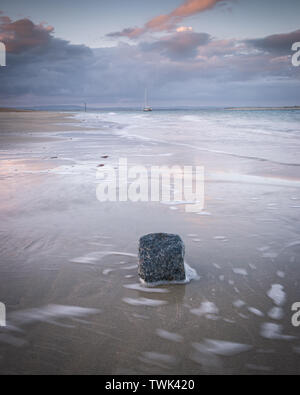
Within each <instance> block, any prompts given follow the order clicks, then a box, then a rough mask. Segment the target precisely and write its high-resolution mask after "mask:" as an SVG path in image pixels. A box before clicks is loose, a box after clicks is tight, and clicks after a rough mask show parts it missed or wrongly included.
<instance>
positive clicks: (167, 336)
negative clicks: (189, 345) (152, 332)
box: [156, 329, 184, 343]
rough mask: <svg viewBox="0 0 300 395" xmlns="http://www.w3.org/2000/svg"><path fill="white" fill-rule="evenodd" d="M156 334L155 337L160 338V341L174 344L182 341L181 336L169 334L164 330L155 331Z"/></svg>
mask: <svg viewBox="0 0 300 395" xmlns="http://www.w3.org/2000/svg"><path fill="white" fill-rule="evenodd" d="M156 334H157V336H159V337H161V338H162V339H165V340H170V341H172V342H176V343H180V342H182V341H183V340H184V339H183V336H181V335H179V334H178V333H173V332H169V331H166V330H164V329H157V330H156Z"/></svg>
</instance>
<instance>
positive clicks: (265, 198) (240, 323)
mask: <svg viewBox="0 0 300 395" xmlns="http://www.w3.org/2000/svg"><path fill="white" fill-rule="evenodd" d="M32 116H33V117H36V120H35V119H34V118H33V119H32V120H31V121H30V122H31V124H32V125H33V124H34V123H35V122H37V119H38V117H39V115H38V114H35V115H32ZM1 117H4V115H2V114H0V121H3V119H2V118H1ZM16 117H22V115H20V114H18V115H16ZM69 117H72V118H71V125H72V123H74V131H72V130H70V123H68V125H69V127H68V130H67V131H64V130H65V129H64V127H65V126H64V125H65V121H64V118H63V117H62V118H61V119H59V122H57V123H60V125H57V126H56V128H57V131H51V133H50V132H45V131H43V130H42V129H41V130H40V131H35V136H36V138H37V142H32V141H30V142H28V143H26V142H24V141H23V140H22V142H21V143H18V142H14V143H11V142H10V143H9V144H6V145H4V146H3V147H2V148H1V150H0V160H1V167H0V179H1V190H0V196H1V199H0V202H1V203H0V218H1V222H0V254H1V255H0V256H1V263H0V301H1V302H3V303H5V304H6V307H7V323H8V325H7V327H6V328H0V372H2V373H9V374H12V373H22V374H24V373H61V374H62V373H83V374H85V373H92V374H97V373H98V374H101V373H103V374H121V373H123V374H126V373H136V374H155V373H160V374H161V373H162V374H170V373H171V374H172V373H173V374H202V373H209V374H216V373H225V374H229V373H247V374H251V373H259V374H266V373H267V374H270V373H274V374H278V373H291V374H298V373H299V366H300V364H299V363H300V354H299V348H300V332H299V328H295V327H293V326H292V324H291V317H292V311H291V306H292V304H293V303H295V302H298V301H300V293H299V279H300V272H299V263H300V262H299V261H300V228H299V207H300V194H299V191H300V189H299V188H300V178H299V166H300V159H299V158H300V155H299V153H300V140H299V133H300V127H299V125H300V122H299V121H300V114H299V112H296V111H285V112H276V111H274V112H273V111H272V112H230V111H219V110H218V111H217V110H202V111H201V110H199V111H158V112H153V113H151V114H144V113H140V112H134V111H131V112H128V111H127V112H126V111H119V112H117V111H115V112H114V113H111V112H99V113H87V114H72V115H69ZM68 122H70V120H69V121H68ZM16 124H17V122H16ZM18 124H20V122H18ZM3 125H5V122H4V121H3V122H1V123H0V133H1V134H2V137H3V135H5V133H6V134H7V133H8V131H7V130H6V129H5V126H3ZM79 125H80V126H81V130H80V129H79V128H78V126H79ZM31 127H32V126H30V124H28V123H26V120H25V121H24V129H25V130H18V129H17V128H16V130H15V132H14V134H15V138H16V139H17V137H18V135H22V134H23V133H24V131H26V132H28V131H29V130H30V128H31ZM50 137H51V138H52V139H49V138H50ZM45 138H47V140H43V139H45ZM41 140H42V141H41ZM3 141H5V139H4V140H3ZM105 155H108V158H105V159H104V158H103V156H105ZM120 157H121V158H128V162H129V164H130V165H136V164H137V165H140V164H142V165H144V166H148V167H149V166H152V165H168V166H171V165H180V166H183V165H194V166H195V165H199V166H204V167H205V208H204V210H203V211H200V212H196V213H187V212H186V211H185V207H184V202H174V203H172V204H161V203H160V202H157V203H155V202H153V203H151V202H145V203H141V202H138V203H134V202H130V201H129V202H115V203H114V202H106V203H100V202H99V201H98V200H97V198H96V187H97V182H98V181H97V179H96V172H97V166H98V165H99V164H105V165H106V164H109V165H112V166H117V165H118V160H119V158H120ZM151 232H172V233H178V234H180V235H181V237H182V239H183V240H184V243H185V245H186V261H187V263H188V264H189V265H190V266H191V267H192V268H194V269H195V270H196V272H197V274H198V277H197V278H196V279H194V280H192V281H191V282H190V283H188V284H181V285H161V286H158V287H154V288H148V287H146V286H144V285H143V284H141V283H140V282H139V279H138V276H137V243H138V239H139V237H140V236H142V235H144V234H147V233H151Z"/></svg>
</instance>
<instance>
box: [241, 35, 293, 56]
mask: <svg viewBox="0 0 300 395" xmlns="http://www.w3.org/2000/svg"><path fill="white" fill-rule="evenodd" d="M295 42H300V29H299V30H296V31H294V32H291V33H286V34H273V35H271V36H267V37H264V38H258V39H254V40H246V43H247V44H248V45H250V46H253V47H254V48H257V49H259V50H261V51H264V52H268V53H270V54H278V55H287V54H290V52H291V48H292V44H293V43H295Z"/></svg>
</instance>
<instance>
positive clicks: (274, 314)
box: [268, 307, 283, 320]
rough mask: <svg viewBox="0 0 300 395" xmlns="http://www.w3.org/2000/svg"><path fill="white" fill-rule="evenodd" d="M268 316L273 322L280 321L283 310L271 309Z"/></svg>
mask: <svg viewBox="0 0 300 395" xmlns="http://www.w3.org/2000/svg"><path fill="white" fill-rule="evenodd" d="M268 316H269V317H270V318H272V319H273V320H281V319H282V318H283V309H282V308H281V307H273V308H272V309H271V310H270V311H269V312H268Z"/></svg>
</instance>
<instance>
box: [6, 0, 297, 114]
mask: <svg viewBox="0 0 300 395" xmlns="http://www.w3.org/2000/svg"><path fill="white" fill-rule="evenodd" d="M299 15H300V1H299V0H285V1H282V0H251V1H250V0H163V1H162V0H151V1H149V0H85V1H84V2H83V1H78V0H26V2H25V1H24V0H1V4H0V42H3V43H4V44H5V45H6V51H7V66H6V67H0V106H6V105H7V106H14V105H16V106H34V105H41V104H42V105H53V104H64V105H77V104H82V102H83V101H86V102H88V103H89V104H90V105H93V106H136V105H140V104H141V102H142V98H143V92H144V89H145V87H147V88H148V91H149V100H150V102H151V105H153V106H154V107H155V106H168V107H172V106H250V105H252V106H258V105H263V106H265V105H271V106H272V105H299V104H300V97H299V92H300V89H299V88H300V67H294V66H293V65H292V62H291V56H292V55H293V52H292V50H291V47H292V44H293V43H294V42H300V20H299Z"/></svg>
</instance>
